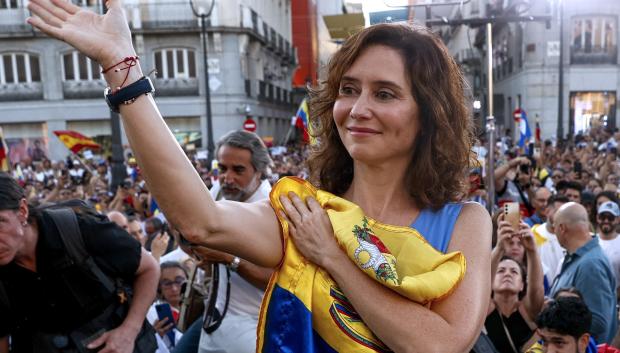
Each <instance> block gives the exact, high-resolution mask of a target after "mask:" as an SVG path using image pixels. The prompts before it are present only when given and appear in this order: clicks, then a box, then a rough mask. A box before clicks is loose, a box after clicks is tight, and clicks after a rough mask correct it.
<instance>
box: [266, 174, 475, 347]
mask: <svg viewBox="0 0 620 353" xmlns="http://www.w3.org/2000/svg"><path fill="white" fill-rule="evenodd" d="M290 191H292V192H295V193H296V194H297V195H298V196H299V197H300V198H301V199H305V198H306V197H308V196H312V197H314V198H316V200H317V201H318V202H319V204H321V206H322V207H323V208H324V209H325V210H326V211H327V214H328V216H329V218H330V221H331V223H332V226H333V229H334V236H335V237H336V239H337V241H338V243H339V244H340V246H341V247H342V248H343V249H344V250H345V252H346V256H348V257H349V258H350V259H351V260H352V261H353V262H354V263H355V264H356V265H357V267H358V268H359V270H360V271H362V272H364V273H365V274H366V275H368V276H370V277H371V278H372V279H373V280H375V281H377V282H379V283H380V284H382V285H384V286H386V287H388V288H389V289H391V290H394V291H395V292H397V293H399V294H401V295H403V296H405V297H407V298H409V299H410V300H413V301H415V302H417V303H420V304H423V305H426V304H429V303H431V302H433V301H436V300H439V299H441V298H443V297H445V296H447V295H449V294H450V293H452V291H453V290H454V289H455V288H456V286H457V285H458V283H459V282H460V281H461V280H462V278H463V276H464V275H465V268H466V266H465V257H464V256H463V255H462V254H461V253H460V252H453V253H449V254H443V253H441V252H439V251H437V250H435V248H433V247H432V246H431V245H430V244H429V243H428V242H427V241H426V239H425V238H424V237H423V236H422V235H421V234H420V233H419V232H417V231H416V230H415V229H413V228H410V227H397V226H391V225H386V224H382V223H379V222H377V221H375V220H373V219H371V218H368V217H366V216H365V215H364V213H363V211H362V209H361V208H360V207H359V206H357V205H356V204H354V203H351V202H349V201H347V200H345V199H342V198H340V197H337V196H335V195H332V194H330V193H328V192H324V191H321V190H316V189H315V188H314V187H313V186H312V185H311V184H310V183H308V182H307V181H305V180H302V179H299V178H283V179H281V180H280V181H278V183H277V184H276V185H274V187H273V189H272V191H271V194H270V199H271V204H272V207H273V208H274V209H275V210H276V214H277V215H278V218H279V221H280V225H281V227H282V234H283V236H284V248H285V252H284V259H283V260H282V264H281V265H280V267H279V268H278V270H277V271H276V272H275V273H274V275H273V276H272V278H271V280H270V283H269V286H268V288H267V291H266V292H265V296H264V297H263V304H262V306H261V314H260V318H259V323H258V340H257V351H258V352H261V353H267V352H296V353H316V352H325V353H332V352H361V353H372V352H390V349H389V348H388V347H387V346H386V345H385V344H384V343H383V342H381V340H380V339H379V338H377V337H376V336H375V335H374V334H373V332H372V331H371V330H370V329H369V328H368V327H367V326H366V324H365V323H364V321H363V320H362V318H361V317H360V315H359V314H358V313H357V311H356V310H355V308H354V307H353V306H352V305H351V303H350V302H349V301H348V300H347V298H346V296H345V294H344V293H343V292H342V291H341V290H340V289H339V287H338V284H337V283H336V282H335V281H334V280H333V279H332V278H331V276H330V275H329V273H327V272H325V271H324V270H323V269H321V268H319V267H317V266H316V265H314V264H313V263H311V262H309V261H308V260H306V259H305V258H304V257H303V255H302V254H301V253H300V252H299V251H298V250H297V248H296V247H295V244H294V242H292V241H288V224H287V223H286V221H285V220H284V219H283V218H281V217H280V215H279V211H281V210H283V208H282V205H281V204H280V200H279V196H280V195H286V194H287V193H288V192H290Z"/></svg>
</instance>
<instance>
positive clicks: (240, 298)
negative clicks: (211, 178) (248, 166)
mask: <svg viewBox="0 0 620 353" xmlns="http://www.w3.org/2000/svg"><path fill="white" fill-rule="evenodd" d="M219 191H220V184H219V182H216V183H215V184H213V187H212V188H211V190H210V192H211V195H212V196H213V198H214V199H215V198H216V197H217V194H218V193H219ZM270 192H271V184H269V181H267V180H263V181H262V182H261V184H260V185H259V187H258V189H256V191H255V192H254V194H252V196H250V197H249V198H248V199H247V200H246V201H245V202H250V203H251V202H257V201H262V200H266V199H268V198H269V193H270ZM257 236H260V235H259V234H257ZM219 267H220V287H219V289H218V298H217V304H216V306H217V308H218V310H219V311H220V313H221V312H222V310H223V309H224V305H225V302H226V266H225V265H223V264H220V265H219ZM264 294H265V292H264V291H263V290H261V289H258V288H256V287H254V286H253V285H252V284H251V283H250V282H248V281H246V280H245V279H243V277H241V276H240V275H239V274H238V273H236V272H232V271H231V272H230V299H229V301H228V313H227V315H228V314H234V315H249V316H252V317H254V318H256V319H258V315H259V312H260V306H261V302H262V300H263V295H264Z"/></svg>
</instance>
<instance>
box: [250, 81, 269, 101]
mask: <svg viewBox="0 0 620 353" xmlns="http://www.w3.org/2000/svg"><path fill="white" fill-rule="evenodd" d="M260 83H263V82H262V81H258V80H245V95H246V96H247V97H248V98H260V96H261V94H264V93H265V92H264V86H260ZM261 89H262V91H261Z"/></svg>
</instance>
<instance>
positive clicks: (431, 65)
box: [28, 0, 491, 353]
mask: <svg viewBox="0 0 620 353" xmlns="http://www.w3.org/2000/svg"><path fill="white" fill-rule="evenodd" d="M28 7H29V9H30V10H31V11H32V13H33V15H34V17H33V18H30V19H29V20H28V22H29V23H31V24H32V25H34V26H35V27H37V28H38V29H40V30H42V31H43V32H45V33H47V34H49V35H52V36H54V37H56V38H59V39H62V40H64V41H65V42H67V43H69V44H71V45H73V46H75V47H76V48H78V49H79V50H80V51H82V52H83V53H84V54H86V55H87V56H89V57H90V58H92V59H94V60H96V61H97V62H99V63H100V64H101V65H102V66H103V67H109V66H112V65H115V64H117V63H119V62H121V63H122V62H123V60H124V59H123V58H127V57H133V56H135V50H134V48H133V45H132V41H131V33H130V31H129V27H128V26H127V23H126V20H125V18H126V17H125V15H124V13H123V9H122V7H121V4H120V2H119V1H118V0H109V1H108V7H109V11H108V13H107V14H106V15H104V16H98V15H95V14H93V13H90V12H88V11H85V10H84V9H81V8H78V7H76V6H73V5H71V4H70V3H66V2H65V1H62V0H31V1H30V2H29V5H28ZM127 71H128V72H122V74H119V73H115V72H108V73H106V75H105V79H106V81H107V82H108V84H109V85H110V86H111V87H115V88H116V87H118V89H120V92H123V90H125V85H124V83H127V84H132V83H133V82H137V81H139V80H141V78H142V72H141V70H140V67H139V66H135V67H131V69H128V70H127ZM125 92H128V91H127V90H126V91H125ZM123 96H124V95H123ZM134 98H135V99H133V100H132V101H131V103H130V104H121V105H120V106H119V107H118V108H119V109H120V112H121V115H122V117H123V122H124V127H125V132H126V133H127V137H128V139H129V141H130V143H131V147H132V149H133V151H134V152H135V154H136V156H137V158H138V162H139V164H140V167H141V169H142V171H143V173H144V175H145V178H146V180H147V182H148V185H149V189H150V190H151V191H152V192H153V194H154V197H155V198H156V199H157V201H158V204H159V205H160V206H161V208H162V210H163V211H164V213H165V214H166V218H167V219H168V220H169V221H170V222H171V223H172V224H174V225H175V226H176V227H177V228H178V229H179V230H180V232H181V233H182V234H184V235H185V236H186V237H187V239H188V240H189V241H191V242H193V243H197V244H201V245H204V246H207V247H210V248H212V249H215V250H219V251H224V252H227V253H230V254H233V255H235V256H238V257H241V258H244V259H245V260H248V261H250V262H253V263H255V264H258V265H262V266H270V267H275V268H276V272H275V274H274V276H273V277H272V280H271V281H270V284H269V287H268V289H267V291H266V292H265V293H266V294H265V299H264V300H263V306H262V308H261V317H260V320H259V331H258V333H259V337H258V342H257V343H258V345H257V350H258V351H259V352H277V351H292V352H302V353H313V352H338V351H340V352H367V353H371V352H388V351H394V352H466V351H468V350H469V349H470V347H471V346H472V345H473V343H474V341H475V340H476V338H477V337H478V335H479V333H480V329H481V327H482V323H483V321H484V316H485V313H486V309H487V307H488V302H489V296H490V287H491V286H490V276H489V272H490V271H489V268H490V260H489V259H490V256H489V254H490V249H491V245H490V235H491V222H490V218H489V215H488V213H487V212H486V211H485V210H484V209H483V208H482V207H481V206H480V205H477V204H465V203H461V202H460V200H461V199H462V197H463V196H465V192H466V186H467V169H468V166H469V161H470V153H471V144H472V143H471V142H472V123H471V118H470V116H469V114H468V112H467V110H466V108H465V102H464V97H463V78H462V76H461V74H460V71H459V69H458V67H457V65H456V63H455V62H454V61H453V59H452V57H451V56H450V55H449V53H448V51H447V48H446V47H445V46H444V45H443V43H442V42H441V40H440V39H439V38H438V37H437V36H436V35H435V34H433V33H431V32H430V31H428V30H426V29H422V28H417V27H410V26H406V25H389V24H384V25H376V26H371V27H369V28H366V29H364V30H362V31H360V32H359V33H357V34H354V35H353V36H352V37H351V38H350V39H348V40H347V41H346V42H345V43H344V44H343V45H342V47H341V49H340V50H339V51H338V52H337V53H336V54H335V55H334V57H333V58H332V60H331V61H330V64H329V67H328V72H327V80H326V81H325V82H324V84H323V85H321V86H320V87H318V88H316V89H314V90H313V91H312V99H311V103H310V117H311V120H312V119H314V122H312V123H313V124H314V125H315V126H316V127H317V130H315V131H317V132H316V137H317V140H318V141H319V143H318V144H317V145H316V146H315V147H316V150H315V151H313V154H312V158H311V160H310V161H309V167H310V170H311V173H312V181H313V182H314V183H315V185H316V186H318V187H320V188H321V189H322V190H317V189H316V188H315V185H312V184H310V183H309V182H307V181H304V180H299V179H292V178H285V179H283V180H281V181H279V182H278V183H277V184H276V185H275V186H274V189H273V191H272V193H271V199H270V202H257V203H240V202H231V201H217V202H216V201H214V200H213V198H212V197H211V196H210V194H209V191H208V190H207V188H206V187H205V185H204V183H203V182H202V180H201V179H200V176H199V175H198V174H197V173H196V171H195V170H194V168H193V167H192V165H191V163H189V161H188V160H187V158H186V157H185V156H184V154H183V151H182V150H181V149H180V148H179V146H178V144H177V143H176V141H175V140H174V138H173V136H172V134H171V133H170V131H169V130H168V128H167V127H166V125H165V123H164V121H163V119H162V117H161V115H160V113H159V111H158V109H157V106H156V105H155V102H154V101H153V99H152V97H150V96H149V95H144V94H139V95H137V96H135V97H134ZM145 127H148V128H146V129H145ZM229 164H231V163H229ZM234 164H235V163H234V162H233V163H232V165H233V166H234ZM237 164H238V163H237ZM162 165H165V166H166V168H162V167H161V166H162ZM227 167H228V168H229V169H230V167H229V166H227ZM233 168H234V167H233ZM232 171H233V172H234V170H232ZM232 179H234V178H232V175H231V184H233V181H234V180H232ZM229 189H230V190H229V191H231V192H232V191H234V190H233V188H232V187H231V188H229Z"/></svg>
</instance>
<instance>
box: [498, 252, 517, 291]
mask: <svg viewBox="0 0 620 353" xmlns="http://www.w3.org/2000/svg"><path fill="white" fill-rule="evenodd" d="M522 290H523V280H522V279H521V267H519V265H517V263H516V262H514V261H513V260H504V261H502V262H500V263H499V265H498V266H497V272H495V279H494V280H493V292H496V293H497V292H509V293H512V294H518V293H519V292H521V291H522Z"/></svg>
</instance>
